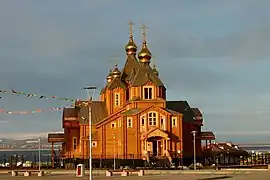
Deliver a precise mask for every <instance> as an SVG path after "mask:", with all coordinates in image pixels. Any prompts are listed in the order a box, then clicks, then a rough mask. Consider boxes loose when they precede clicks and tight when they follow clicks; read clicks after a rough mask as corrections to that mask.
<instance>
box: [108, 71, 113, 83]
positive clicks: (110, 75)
mask: <svg viewBox="0 0 270 180" xmlns="http://www.w3.org/2000/svg"><path fill="white" fill-rule="evenodd" d="M112 78H113V72H112V70H110V72H109V74H108V76H107V82H111V81H112Z"/></svg>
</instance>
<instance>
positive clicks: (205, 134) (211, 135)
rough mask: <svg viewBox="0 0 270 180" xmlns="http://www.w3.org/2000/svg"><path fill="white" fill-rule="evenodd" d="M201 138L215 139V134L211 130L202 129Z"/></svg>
mask: <svg viewBox="0 0 270 180" xmlns="http://www.w3.org/2000/svg"><path fill="white" fill-rule="evenodd" d="M200 135H201V140H215V139H216V136H215V135H214V133H213V132H212V131H203V132H201V134H200Z"/></svg>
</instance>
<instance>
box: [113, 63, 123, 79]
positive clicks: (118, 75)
mask: <svg viewBox="0 0 270 180" xmlns="http://www.w3.org/2000/svg"><path fill="white" fill-rule="evenodd" d="M112 75H113V77H114V78H119V77H120V76H121V71H120V70H119V69H118V67H117V65H115V68H114V70H113V71H112Z"/></svg>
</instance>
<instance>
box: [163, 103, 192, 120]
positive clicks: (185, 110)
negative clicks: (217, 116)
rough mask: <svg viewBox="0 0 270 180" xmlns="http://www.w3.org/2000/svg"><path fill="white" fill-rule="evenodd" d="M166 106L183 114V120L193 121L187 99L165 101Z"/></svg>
mask: <svg viewBox="0 0 270 180" xmlns="http://www.w3.org/2000/svg"><path fill="white" fill-rule="evenodd" d="M166 108H168V109H170V110H173V111H176V112H179V113H181V114H183V115H184V117H183V120H184V121H185V122H193V121H194V120H193V117H194V114H193V111H192V110H191V108H190V106H189V104H188V102H187V101H166Z"/></svg>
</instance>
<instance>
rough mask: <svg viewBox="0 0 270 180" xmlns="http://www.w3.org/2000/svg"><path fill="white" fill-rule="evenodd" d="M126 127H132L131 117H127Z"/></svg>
mask: <svg viewBox="0 0 270 180" xmlns="http://www.w3.org/2000/svg"><path fill="white" fill-rule="evenodd" d="M127 127H128V128H132V117H128V118H127Z"/></svg>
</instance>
